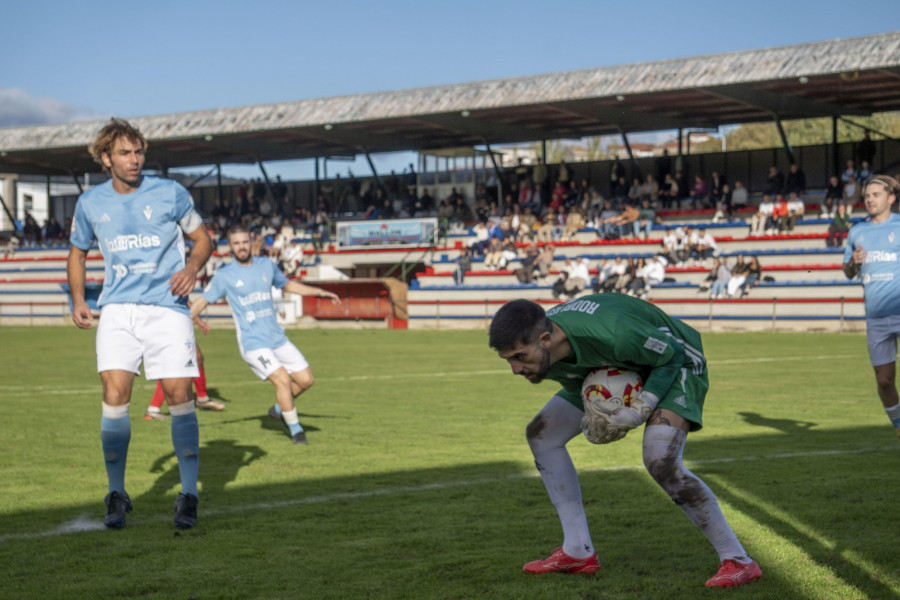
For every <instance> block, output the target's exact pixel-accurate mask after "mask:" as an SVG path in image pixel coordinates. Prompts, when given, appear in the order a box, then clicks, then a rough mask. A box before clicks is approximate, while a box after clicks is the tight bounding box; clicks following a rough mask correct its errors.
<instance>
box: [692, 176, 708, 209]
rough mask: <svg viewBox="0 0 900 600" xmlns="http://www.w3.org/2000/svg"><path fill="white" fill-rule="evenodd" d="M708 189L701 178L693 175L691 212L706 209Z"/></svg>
mask: <svg viewBox="0 0 900 600" xmlns="http://www.w3.org/2000/svg"><path fill="white" fill-rule="evenodd" d="M708 189H709V188H708V187H707V185H706V182H705V181H703V176H702V175H695V176H694V186H693V187H692V188H691V208H692V209H693V210H698V209H700V208H706V206H707V203H706V195H707V192H708Z"/></svg>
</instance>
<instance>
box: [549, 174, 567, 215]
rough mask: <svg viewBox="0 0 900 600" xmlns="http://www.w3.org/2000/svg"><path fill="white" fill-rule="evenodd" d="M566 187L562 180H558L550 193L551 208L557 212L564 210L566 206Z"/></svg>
mask: <svg viewBox="0 0 900 600" xmlns="http://www.w3.org/2000/svg"><path fill="white" fill-rule="evenodd" d="M565 199H566V187H565V186H564V185H563V182H562V181H557V182H556V183H555V184H554V185H553V191H552V192H551V193H550V208H552V209H553V210H554V211H556V212H558V213H559V212H562V211H563V207H564V206H565Z"/></svg>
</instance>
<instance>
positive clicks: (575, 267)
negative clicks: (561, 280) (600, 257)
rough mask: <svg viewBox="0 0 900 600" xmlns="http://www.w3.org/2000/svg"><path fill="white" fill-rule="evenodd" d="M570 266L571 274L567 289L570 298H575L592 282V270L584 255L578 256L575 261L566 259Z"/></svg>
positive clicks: (567, 280) (566, 285)
mask: <svg viewBox="0 0 900 600" xmlns="http://www.w3.org/2000/svg"><path fill="white" fill-rule="evenodd" d="M566 263H567V265H568V266H569V267H570V268H569V276H568V278H567V279H566V283H565V290H566V295H567V296H568V297H569V298H574V297H575V296H577V295H578V294H580V293H581V292H583V291H584V288H586V287H587V286H588V285H590V283H591V272H590V267H589V265H588V260H587V259H586V258H584V257H581V258H576V259H575V260H574V261H571V262H570V261H569V259H566Z"/></svg>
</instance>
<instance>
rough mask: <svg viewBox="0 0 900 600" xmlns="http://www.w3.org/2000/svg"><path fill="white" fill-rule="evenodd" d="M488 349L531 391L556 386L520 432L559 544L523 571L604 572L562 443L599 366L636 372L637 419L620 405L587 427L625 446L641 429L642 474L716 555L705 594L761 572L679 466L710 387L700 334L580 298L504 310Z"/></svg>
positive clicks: (705, 491) (657, 314)
mask: <svg viewBox="0 0 900 600" xmlns="http://www.w3.org/2000/svg"><path fill="white" fill-rule="evenodd" d="M490 346H491V348H493V349H495V350H497V352H498V354H499V356H500V358H503V359H505V360H506V361H508V362H509V365H510V366H511V367H512V372H513V374H515V375H522V376H523V377H525V378H526V379H528V380H529V381H530V382H532V383H539V382H541V381H542V380H544V379H545V378H546V379H551V380H553V381H556V382H558V383H560V384H562V386H563V388H562V389H561V390H559V391H558V392H557V393H556V394H555V395H554V396H553V397H552V398H550V400H549V401H548V402H547V404H546V405H545V406H544V408H542V409H541V410H540V412H538V414H537V416H535V418H534V419H533V420H532V421H531V423H529V424H528V427H527V428H526V431H525V434H526V437H527V439H528V444H529V446H530V447H531V452H532V454H533V455H534V460H535V465H536V466H537V469H538V472H540V474H541V479H542V480H543V481H544V486H545V487H546V488H547V493H548V494H549V496H550V500H551V502H552V503H553V505H554V506H555V507H556V511H557V513H558V515H559V520H560V523H561V524H562V530H563V544H562V546H561V547H559V548H557V549H556V550H554V551H553V553H552V554H551V555H550V556H549V557H548V558H545V559H542V560H536V561H533V562H529V563H527V564H526V565H525V567H524V570H525V572H527V573H553V572H560V573H585V574H590V573H595V572H597V571H598V570H599V569H600V563H599V561H598V560H597V552H596V550H595V548H594V544H593V542H592V541H591V536H590V532H589V531H588V524H587V517H586V515H585V512H584V504H583V503H582V500H581V487H580V483H579V480H578V474H577V472H576V471H575V466H574V465H573V463H572V460H571V458H570V457H569V453H568V451H567V450H566V444H567V443H568V442H569V440H571V439H572V438H574V437H575V436H577V435H578V434H579V433H582V431H583V429H582V427H583V423H582V420H583V419H584V418H585V413H584V405H583V402H582V397H581V386H582V382H583V381H584V378H585V377H586V376H587V375H588V374H589V373H590V372H591V371H592V370H593V369H595V368H597V367H600V366H615V367H620V368H623V369H626V370H631V371H636V372H638V373H639V374H640V375H641V377H642V378H643V380H644V388H643V391H642V392H641V393H640V398H639V399H640V400H641V401H642V402H643V403H644V404H645V413H644V414H641V413H639V412H638V411H636V410H634V409H632V408H630V407H620V408H618V409H617V410H616V411H615V412H613V413H612V414H610V415H609V416H608V417H601V416H596V417H589V418H588V422H587V423H586V424H585V425H586V426H587V428H588V429H590V430H592V432H593V433H594V434H595V435H596V436H597V439H592V441H596V442H598V443H607V442H613V441H616V440H618V439H621V438H622V437H623V436H624V435H625V434H626V433H627V432H628V431H629V430H631V429H634V428H636V427H639V426H640V425H641V424H643V422H644V420H645V417H646V414H649V418H648V419H647V426H646V427H645V429H644V441H643V455H644V466H645V467H646V468H647V470H648V471H649V472H650V475H651V477H653V479H654V481H656V482H657V483H658V484H659V485H660V487H662V488H663V490H665V492H666V493H667V494H668V495H669V497H670V498H671V499H672V500H673V501H674V502H675V503H676V504H677V505H678V506H679V507H680V508H681V510H682V511H684V513H685V514H686V515H687V517H688V518H689V519H690V520H691V522H693V523H694V525H696V526H697V527H698V528H699V529H700V531H701V532H703V534H704V535H705V536H706V537H707V539H708V540H709V541H710V543H711V544H712V545H713V547H714V548H715V550H716V552H717V553H718V555H719V571H718V572H717V573H716V574H715V575H714V576H713V577H711V578H710V579H709V580H708V581H707V582H706V585H707V587H730V586H735V585H742V584H745V583H749V582H751V581H755V580H757V579H759V578H760V577H762V571H760V568H759V566H758V565H757V564H756V562H755V561H754V560H753V559H751V558H750V557H749V556H748V555H747V552H746V551H745V550H744V547H743V546H742V545H741V543H740V542H739V541H738V539H737V537H736V536H735V534H734V532H733V531H732V530H731V527H730V526H729V525H728V522H727V521H726V520H725V517H724V515H723V514H722V511H721V509H720V508H719V503H718V501H717V500H716V497H715V495H714V494H713V493H712V491H711V490H710V489H709V487H707V485H706V484H705V483H703V481H701V480H700V479H699V478H698V477H697V476H696V475H694V474H693V473H691V472H690V471H688V470H687V469H686V468H685V466H684V464H683V463H682V454H683V452H684V445H685V441H686V439H687V434H688V432H690V431H697V430H698V429H700V428H701V427H702V410H703V401H704V398H705V397H706V391H707V389H708V388H709V380H708V376H707V369H706V359H705V357H704V356H703V348H702V346H701V343H700V334H699V333H697V332H696V331H695V330H694V329H692V328H690V327H688V326H687V325H686V324H684V323H682V322H681V321H679V320H677V319H673V318H672V317H670V316H668V315H667V314H666V313H664V312H663V311H662V310H660V309H658V308H657V307H655V306H653V305H652V304H649V303H647V302H644V301H643V300H639V299H637V298H632V297H630V296H626V295H623V294H597V295H590V296H583V297H581V298H578V299H576V300H571V301H569V302H567V303H565V304H562V305H559V306H556V307H554V308H551V309H550V310H548V311H547V312H546V313H545V312H544V309H543V308H541V307H540V306H539V305H537V304H535V303H534V302H531V301H529V300H513V301H512V302H509V303H508V304H505V305H504V306H503V307H501V308H500V310H498V311H497V314H496V315H495V316H494V320H493V322H492V323H491V328H490Z"/></svg>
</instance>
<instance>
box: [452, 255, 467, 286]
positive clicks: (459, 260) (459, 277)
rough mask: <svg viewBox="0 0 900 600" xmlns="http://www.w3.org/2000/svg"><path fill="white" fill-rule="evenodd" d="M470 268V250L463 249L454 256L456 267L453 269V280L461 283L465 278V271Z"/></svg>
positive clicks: (458, 283) (457, 283)
mask: <svg viewBox="0 0 900 600" xmlns="http://www.w3.org/2000/svg"><path fill="white" fill-rule="evenodd" d="M471 270H472V251H471V250H469V249H466V250H463V251H462V252H460V253H459V256H457V257H456V269H454V271H453V282H454V283H455V284H456V285H462V284H463V282H464V281H465V280H466V273H468V272H469V271H471Z"/></svg>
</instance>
